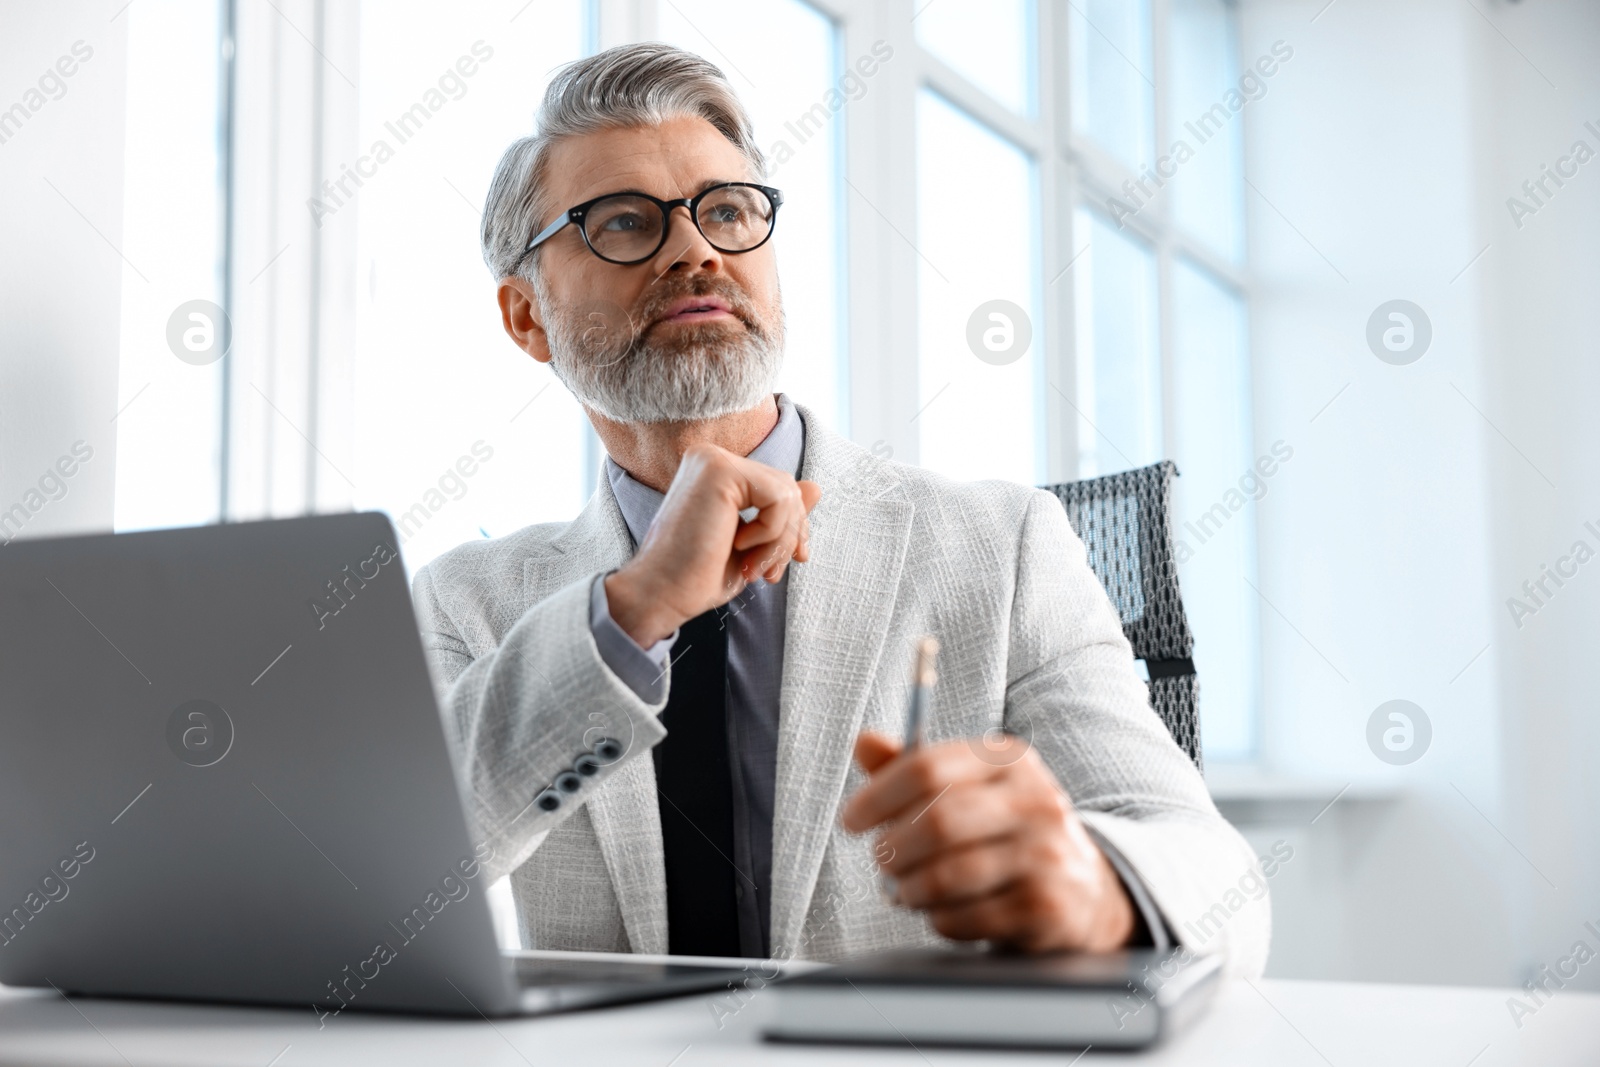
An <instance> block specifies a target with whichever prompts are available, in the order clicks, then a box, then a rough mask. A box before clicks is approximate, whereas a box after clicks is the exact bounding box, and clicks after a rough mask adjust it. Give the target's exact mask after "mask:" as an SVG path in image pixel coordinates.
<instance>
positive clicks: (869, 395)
mask: <svg viewBox="0 0 1600 1067" xmlns="http://www.w3.org/2000/svg"><path fill="white" fill-rule="evenodd" d="M913 12H914V8H913V6H912V4H911V3H910V2H909V0H873V2H866V3H862V4H861V5H860V6H859V7H858V8H856V9H855V13H854V14H853V15H852V16H851V17H849V18H847V19H846V21H845V22H844V41H845V54H846V55H847V56H860V55H868V54H871V51H872V47H873V44H874V43H875V42H877V41H880V40H881V41H884V42H885V43H887V44H888V45H889V46H890V47H891V48H893V50H894V52H893V55H892V56H891V58H890V59H889V60H888V61H886V62H884V63H883V64H881V66H880V67H879V69H878V72H877V74H876V75H875V76H874V78H873V80H872V83H871V88H870V89H869V91H868V92H867V94H866V95H865V96H863V97H862V98H861V99H860V100H859V101H856V102H855V103H854V104H853V105H852V106H851V108H850V109H849V110H848V112H847V114H846V125H845V152H844V173H845V199H844V213H845V219H846V220H847V221H846V226H847V233H848V237H847V243H846V245H847V250H846V271H847V274H848V277H849V278H850V279H851V282H850V288H851V297H852V299H851V300H850V301H849V305H848V308H847V311H846V314H847V315H848V319H849V325H848V327H847V338H848V351H849V356H848V367H849V370H848V375H849V386H850V436H851V437H852V438H853V439H854V440H856V441H858V442H860V443H861V444H863V445H865V446H867V447H870V448H875V449H877V450H878V451H880V453H881V452H882V451H883V450H884V449H892V450H893V455H894V458H895V459H898V460H903V461H905V462H908V463H915V462H917V459H918V448H917V428H916V425H915V424H914V422H913V419H914V418H915V417H916V415H917V409H918V407H919V406H920V404H919V401H918V399H917V397H918V388H917V273H918V265H919V263H920V260H919V257H918V253H917V250H916V248H915V246H914V245H913V243H912V242H914V241H915V240H916V230H917V210H916V208H917V203H916V144H915V134H914V131H915V128H916V101H917V68H916V59H915V49H916V46H915V42H914V39H913V36H912V31H911V26H910V19H911V15H912V14H913Z"/></svg>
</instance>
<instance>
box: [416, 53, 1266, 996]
mask: <svg viewBox="0 0 1600 1067" xmlns="http://www.w3.org/2000/svg"><path fill="white" fill-rule="evenodd" d="M763 169H764V165H763V160H762V157H761V153H760V151H759V150H758V149H757V148H756V146H755V144H754V141H753V139H752V134H751V128H750V123H749V120H748V118H747V117H746V115H745V113H744V111H743V109H742V107H741V105H740V104H739V102H738V100H737V99H736V98H735V96H734V94H733V92H732V90H731V88H730V87H729V86H728V84H727V82H726V81H725V79H724V78H723V77H722V76H721V74H720V72H718V71H717V70H716V68H714V67H712V66H711V65H710V64H708V63H706V62H705V61H703V60H701V59H699V58H698V57H695V56H693V55H690V54H688V53H685V52H682V51H679V50H677V49H673V48H669V47H666V46H663V45H656V44H648V45H637V46H631V47H625V48H617V49H612V50H611V51H608V52H605V53H602V54H600V55H597V56H594V57H591V58H589V59H586V60H582V61H580V62H578V63H576V64H573V65H572V66H571V67H568V68H566V69H565V70H564V71H562V72H561V73H560V74H558V76H557V77H556V79H555V81H554V82H553V84H552V85H551V86H550V89H549V91H548V93H547V95H546V97H545V101H544V104H543V108H542V110H541V112H540V116H539V121H538V132H537V134H536V135H534V136H532V137H528V138H524V139H523V140H520V141H518V142H517V143H515V144H513V145H512V146H511V148H510V149H509V150H508V151H507V152H506V154H505V156H504V158H503V159H502V161H501V164H500V167H499V169H498V172H497V173H496V175H495V178H494V182H493V186H492V188H491V190H490V193H489V198H488V203H487V207H486V211H485V213H484V221H483V231H482V240H483V248H484V257H485V260H486V261H487V263H488V265H489V267H490V269H491V271H492V272H493V273H494V276H495V278H496V280H497V281H498V282H499V303H500V311H501V316H502V319H503V322H504V325H505V329H506V332H507V333H508V334H509V335H510V336H511V338H512V340H514V341H515V342H516V343H517V345H518V346H519V347H521V348H522V349H523V350H524V351H526V352H527V353H528V354H529V355H531V356H532V357H533V358H534V359H536V360H538V361H540V362H542V363H549V364H551V366H552V368H553V370H554V371H555V373H556V375H557V376H558V377H559V378H560V379H561V380H562V382H563V383H565V384H566V386H567V387H568V388H570V389H571V390H572V392H573V393H574V394H575V395H576V396H577V398H578V399H579V401H581V402H582V404H583V405H584V408H585V410H586V411H587V412H588V415H589V418H590V420H591V422H592V423H593V425H594V427H595V431H596V432H597V433H598V435H599V437H600V439H601V441H602V442H603V443H604V445H605V448H606V452H607V454H608V456H609V458H608V459H607V461H606V463H605V472H604V475H603V477H602V478H601V482H600V485H599V486H598V487H597V489H596V491H595V493H594V495H593V497H592V498H591V499H590V501H589V503H588V505H587V506H586V507H585V508H584V510H583V512H582V514H580V515H579V516H578V518H577V519H576V520H574V521H573V522H571V523H567V524H561V523H553V524H545V525H540V526H533V527H530V528H528V529H526V530H523V531H520V532H518V533H516V534H513V535H511V536H509V537H505V538H501V539H498V540H494V541H486V542H477V543H472V544H467V545H462V546H461V547H459V548H457V549H455V550H453V551H451V552H449V553H446V554H445V555H444V556H442V557H440V558H439V559H438V560H437V561H435V562H434V563H432V564H430V565H429V566H427V567H425V568H423V569H422V570H421V571H420V572H419V573H418V574H417V578H416V601H417V604H418V610H419V612H420V614H421V616H422V619H423V628H424V634H425V639H426V641H427V644H428V648H429V652H430V656H431V658H432V661H433V663H434V666H435V670H436V674H437V676H438V682H439V684H440V685H441V687H442V689H443V691H444V703H445V706H446V708H447V714H448V716H449V717H450V720H451V723H452V725H453V727H454V730H455V732H456V740H457V742H458V744H459V750H460V759H461V760H462V761H463V765H464V767H465V768H466V773H467V777H468V779H469V782H470V786H471V789H472V792H473V796H474V804H475V812H474V814H475V817H476V819H477V823H478V832H479V833H480V834H481V835H483V836H484V837H485V838H486V840H487V841H488V843H489V844H491V845H492V846H493V847H494V852H495V856H496V859H495V860H494V861H492V862H491V863H490V864H488V865H487V867H488V872H489V877H498V876H500V875H501V874H504V873H510V874H511V876H512V886H513V889H514V892H515V895H516V898H517V902H518V907H519V913H520V916H521V922H522V925H523V932H524V937H525V939H526V941H527V943H528V944H530V945H532V946H534V947H538V948H547V949H588V950H611V951H633V952H651V953H660V952H668V951H671V952H674V953H695V954H711V955H744V956H752V957H768V956H771V957H778V958H787V957H793V956H798V957H806V958H813V959H824V960H827V959H838V958H841V957H844V956H848V955H853V954H858V953H862V952H866V951H871V950H876V949H883V948H889V947H896V946H908V945H920V944H932V943H939V942H940V941H941V940H943V939H953V940H962V941H967V940H990V941H993V942H996V943H1000V944H1006V945H1011V946H1015V947H1018V948H1021V949H1024V950H1030V951H1042V950H1051V949H1081V950H1092V951H1099V950H1110V949H1114V948H1117V947H1119V946H1123V945H1129V944H1157V945H1163V944H1167V943H1169V941H1170V939H1173V938H1175V937H1178V938H1181V937H1183V936H1184V929H1183V925H1182V924H1183V923H1184V922H1185V921H1187V920H1190V919H1196V918H1198V917H1199V916H1201V915H1203V914H1207V913H1212V917H1213V919H1215V913H1214V908H1216V907H1217V906H1219V905H1222V906H1223V908H1224V911H1226V912H1228V915H1227V919H1226V922H1223V923H1221V924H1220V925H1219V924H1217V923H1216V922H1213V923H1212V924H1211V925H1210V926H1208V929H1216V930H1217V933H1216V934H1215V935H1214V936H1213V937H1212V940H1211V942H1210V943H1208V944H1206V946H1205V947H1206V948H1207V949H1219V948H1220V949H1221V950H1222V951H1224V952H1225V953H1226V955H1227V963H1228V966H1229V968H1230V969H1231V970H1232V971H1234V972H1236V973H1243V974H1259V973H1260V971H1261V968H1262V966H1263V963H1264V960H1265V955H1266V950H1267V940H1268V926H1269V916H1268V911H1267V905H1266V902H1265V900H1264V899H1262V900H1259V901H1254V902H1244V903H1242V905H1241V906H1240V907H1238V908H1233V907H1232V905H1231V903H1228V904H1224V902H1225V901H1231V899H1232V898H1235V897H1240V894H1239V893H1238V892H1237V889H1236V888H1235V886H1236V883H1237V882H1238V880H1239V879H1240V878H1241V877H1243V876H1246V875H1249V874H1251V872H1255V871H1256V870H1257V867H1256V861H1255V859H1254V857H1253V856H1252V855H1251V853H1250V851H1249V849H1248V848H1247V846H1246V845H1245V843H1244V841H1243V840H1242V839H1241V838H1240V837H1239V836H1238V834H1237V833H1236V832H1235V831H1234V830H1233V829H1232V828H1231V827H1230V826H1229V825H1228V824H1227V823H1226V822H1225V821H1223V819H1222V818H1221V817H1220V816H1219V815H1218V814H1217V811H1216V809H1215V807H1214V806H1213V805H1212V803H1211V801H1210V798H1209V796H1208V794H1207V792H1206V788H1205V785H1204V783H1203V782H1202V780H1201V778H1200V776H1199V774H1198V773H1197V772H1196V770H1195V767H1194V766H1193V764H1192V763H1190V761H1189V760H1188V759H1187V758H1186V757H1185V755H1184V754H1183V753H1182V752H1181V751H1180V750H1179V748H1178V747H1177V745H1176V744H1175V743H1174V742H1173V741H1172V739H1171V738H1170V737H1169V736H1168V735H1167V733H1166V731H1165V730H1164V728H1163V727H1162V724H1161V722H1160V721H1159V719H1158V718H1157V717H1156V715H1155V714H1154V713H1153V712H1152V711H1151V710H1150V707H1149V700H1148V694H1147V692H1146V690H1145V687H1144V685H1143V683H1142V682H1141V681H1140V679H1139V677H1138V675H1137V674H1136V672H1135V669H1134V664H1133V660H1132V656H1131V652H1130V649H1129V647H1128V644H1127V642H1126V640H1125V639H1124V638H1123V635H1122V631H1121V628H1120V626H1119V624H1118V619H1117V616H1116V613H1115V611H1114V610H1113V608H1112V607H1111V605H1110V603H1109V601H1108V600H1107V598H1106V596H1105V593H1104V591H1103V590H1102V589H1101V587H1100V585H1099V583H1098V582H1097V581H1096V579H1095V577H1094V575H1093V573H1092V572H1091V571H1090V570H1089V568H1088V566H1087V565H1086V562H1085V555H1084V550H1083V546H1082V545H1081V543H1080V542H1079V541H1078V539H1077V538H1076V537H1075V536H1074V534H1073V532H1072V530H1071V528H1070V526H1069V525H1068V523H1067V520H1066V517H1065V514H1064V512H1063V509H1062V508H1061V505H1060V504H1059V503H1058V502H1057V501H1056V500H1055V498H1054V497H1052V496H1050V495H1049V494H1047V493H1043V492H1041V491H1038V490H1033V489H1027V488H1024V487H1021V486H1016V485H1010V484H1006V483H1000V482H983V483H976V484H966V485H963V484H956V483H953V482H950V481H948V480H946V479H944V478H941V477H939V476H937V475H935V474H932V473H930V472H927V471H924V470H920V469H917V468H913V467H906V466H902V465H895V464H891V463H888V462H884V461H881V460H879V459H877V458H875V457H873V456H871V455H869V454H867V453H865V452H863V451H862V450H861V449H859V448H857V447H856V446H854V445H852V444H850V443H849V442H847V441H845V440H843V439H841V438H840V437H838V436H837V435H835V434H834V433H833V432H832V431H831V430H829V429H828V428H827V427H825V426H823V425H821V424H820V423H819V422H818V421H817V420H816V419H815V418H814V417H812V416H811V415H810V413H808V412H807V411H806V410H805V408H803V407H801V406H799V405H797V404H794V403H792V402H791V401H790V400H789V399H788V398H787V397H785V396H782V395H774V394H773V392H772V387H773V381H774V377H775V375H776V373H777V371H778V368H779V364H780V361H781V358H782V356H783V339H784V320H783V307H782V300H781V296H780V293H779V286H778V275H777V268H776V256H775V251H774V244H773V242H772V241H771V240H770V238H771V237H772V234H773V232H774V228H775V223H776V215H777V213H778V209H779V206H780V205H781V202H782V198H781V194H780V193H779V192H778V191H777V190H773V189H769V188H767V187H765V186H763V185H762V184H761V182H762V175H763ZM802 358H803V356H802ZM858 358H867V357H861V356H858ZM924 634H934V635H936V636H937V637H938V638H939V639H940V641H941V642H942V646H943V647H942V651H941V652H940V658H939V665H938V666H939V680H938V684H937V687H936V689H935V691H934V694H933V697H932V701H931V707H930V712H929V717H928V720H927V726H926V731H925V737H926V743H925V744H924V745H922V746H920V747H919V748H917V749H916V750H915V751H913V752H910V753H907V752H903V751H901V748H900V744H899V742H898V741H896V740H893V739H892V738H893V737H895V736H897V735H898V734H899V732H900V731H901V730H902V728H903V726H902V723H903V719H902V716H903V714H904V711H903V709H904V708H905V706H906V702H907V698H908V694H909V691H910V682H911V666H912V654H913V648H914V647H915V644H916V642H917V640H918V639H919V638H920V637H921V636H922V635H924ZM1230 893H1231V897H1230ZM1241 899H1242V898H1241Z"/></svg>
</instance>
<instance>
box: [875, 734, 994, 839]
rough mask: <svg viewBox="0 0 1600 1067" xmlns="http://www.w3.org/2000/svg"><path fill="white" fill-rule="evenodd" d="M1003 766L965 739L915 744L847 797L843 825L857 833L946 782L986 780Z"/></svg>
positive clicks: (922, 801)
mask: <svg viewBox="0 0 1600 1067" xmlns="http://www.w3.org/2000/svg"><path fill="white" fill-rule="evenodd" d="M1006 770H1007V768H1005V767H1000V766H995V765H994V764H992V763H987V762H985V761H984V760H981V759H979V758H978V756H977V755H976V754H975V753H974V752H973V751H972V749H971V748H970V747H969V746H968V745H967V743H966V742H965V741H950V742H946V743H945V744H942V745H930V746H925V747H923V748H918V749H916V750H914V751H912V752H909V753H906V754H905V755H904V756H903V757H902V758H900V759H897V760H895V761H894V762H893V763H892V764H890V765H889V766H888V767H885V768H884V769H883V770H882V771H880V772H879V773H878V774H876V775H874V776H873V778H872V781H870V782H868V783H867V784H866V785H865V786H863V787H862V788H861V789H860V790H859V791H858V792H857V793H856V795H855V796H854V797H852V798H850V803H849V804H848V805H846V807H845V811H844V827H845V829H847V830H850V831H851V832H853V833H860V832H862V831H863V830H869V829H871V828H872V827H874V826H877V825H878V824H879V823H882V822H885V821H887V820H889V819H894V818H899V817H901V816H902V815H904V816H905V817H907V818H909V817H910V816H911V815H914V814H916V812H917V811H918V810H920V809H921V808H923V807H926V806H927V804H928V801H930V800H932V799H933V798H934V797H935V796H937V795H938V794H939V792H940V791H941V790H942V789H944V788H945V787H946V786H953V785H960V784H962V783H965V782H981V781H987V780H989V779H992V778H996V777H999V776H1000V775H1001V774H1003V773H1005V771H1006ZM913 805H915V806H913ZM907 809H910V810H909V811H908V810H907Z"/></svg>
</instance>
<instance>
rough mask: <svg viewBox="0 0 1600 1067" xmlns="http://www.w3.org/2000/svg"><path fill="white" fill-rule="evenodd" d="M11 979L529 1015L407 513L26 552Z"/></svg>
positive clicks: (0, 850) (151, 535)
mask: <svg viewBox="0 0 1600 1067" xmlns="http://www.w3.org/2000/svg"><path fill="white" fill-rule="evenodd" d="M0 605H4V610H0V810H4V811H5V812H6V813H7V815H8V817H7V818H6V819H3V820H0V982H4V983H6V984H11V985H38V986H46V985H53V986H55V987H57V988H59V989H61V990H62V991H64V992H68V993H72V992H78V993H86V994H111V995H127V996H148V997H173V998H199V999H211V1000H231V1001H243V1002H258V1003H259V1002H267V1003H280V1004H290V1005H307V1006H316V1007H317V1009H318V1010H319V1012H320V1011H333V1010H343V1008H345V1007H350V1008H355V1009H360V1008H382V1009H404V1010H416V1011H432V1012H448V1013H460V1014H467V1015H476V1014H477V1013H478V1012H480V1011H481V1012H483V1013H485V1014H489V1015H498V1014H505V1013H509V1012H511V1011H514V1010H515V1008H516V1002H517V997H516V993H515V988H514V983H513V981H512V979H511V976H510V974H509V970H508V968H507V965H506V964H505V963H504V962H503V961H502V959H501V957H500V954H499V952H498V949H497V946H496V941H495V935H494V929H493V923H492V921H491V919H490V916H489V911H488V907H487V903H486V900H485V889H486V888H487V886H486V883H485V880H484V878H483V877H482V872H481V870H480V867H479V863H480V861H481V860H482V859H483V858H484V857H485V855H486V851H485V850H484V848H483V847H481V846H476V843H475V842H473V841H472V840H471V838H470V837H469V833H468V829H467V824H466V820H465V818H464V815H463V806H462V802H461V800H462V798H461V794H460V792H459V787H458V784H457V779H456V776H455V772H454V768H453V765H452V761H451V757H450V751H449V748H448V742H447V739H446V736H445V731H444V729H443V726H442V723H441V719H440V716H439V712H438V708H437V705H436V703H435V699H434V693H433V689H432V686H431V682H430V679H429V674H428V668H427V664H426V661H425V660H424V657H423V651H422V646H421V643H420V640H419V638H418V634H417V626H416V622H415V615H414V613H413V610H412V606H411V597H410V591H409V588H408V582H407V580H406V574H405V571H404V569H403V567H402V565H401V561H400V558H399V553H398V542H397V540H396V538H395V533H394V529H393V527H392V526H391V525H390V523H389V521H388V519H387V518H386V517H385V516H383V515H381V514H377V513H370V514H350V515H329V516H315V517H309V518H300V519H289V520H281V521H270V522H252V523H239V524H228V525H221V526H207V527H196V528H191V529H179V530H162V531H153V532H146V533H131V534H120V535H114V536H112V535H106V536H91V537H73V538H61V539H52V540H39V541H16V542H13V543H11V544H8V545H6V546H5V547H4V548H0Z"/></svg>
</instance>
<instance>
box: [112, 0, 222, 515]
mask: <svg viewBox="0 0 1600 1067" xmlns="http://www.w3.org/2000/svg"><path fill="white" fill-rule="evenodd" d="M222 13H223V6H222V5H221V4H219V3H218V2H217V0H190V2H184V3H169V4H137V5H134V6H133V7H131V8H129V9H128V12H127V16H126V17H127V19H128V90H127V108H128V111H127V138H126V143H125V146H124V149H123V151H124V157H123V158H124V163H123V167H124V171H123V200H124V206H123V216H122V252H123V257H124V260H125V262H126V264H127V265H125V266H124V268H123V283H122V341H121V351H120V354H119V357H118V363H119V367H118V372H119V374H118V376H119V379H120V380H119V388H118V401H117V406H118V408H119V409H120V410H119V412H118V414H117V416H116V424H117V425H116V434H117V480H116V510H115V520H114V521H115V528H116V529H117V530H119V531H122V530H140V529H150V528H153V527H161V526H185V525H192V524H195V523H203V522H215V521H216V519H217V516H218V509H219V506H220V503H219V501H220V497H219V492H220V483H219V479H220V477H221V471H222V414H223V406H222V395H223V394H222V387H223V377H222V376H223V372H224V364H223V362H222V360H221V359H220V358H217V357H218V355H219V354H220V352H221V349H220V347H219V346H220V345H221V344H222V343H223V338H224V337H225V335H226V334H227V332H228V331H227V330H226V328H225V327H224V325H223V324H222V320H221V319H220V318H219V315H218V313H217V309H219V308H220V307H221V305H222V304H223V303H224V300H223V273H222V272H223V265H224V257H223V252H224V249H223V240H222V239H223V226H224V199H223V179H224V178H225V172H224V170H223V152H222V151H221V144H222V141H221V136H220V134H221V133H222V129H221V124H222V121H223V118H224V110H225V109H224V108H223V106H222V105H223V97H222V87H223V77H222V75H223V66H222V63H221V58H222V50H223V42H224V37H223V30H224V26H223V22H222ZM133 264H137V265H138V266H137V267H134V266H133ZM180 352H181V353H182V355H180V354H179V353H180Z"/></svg>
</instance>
